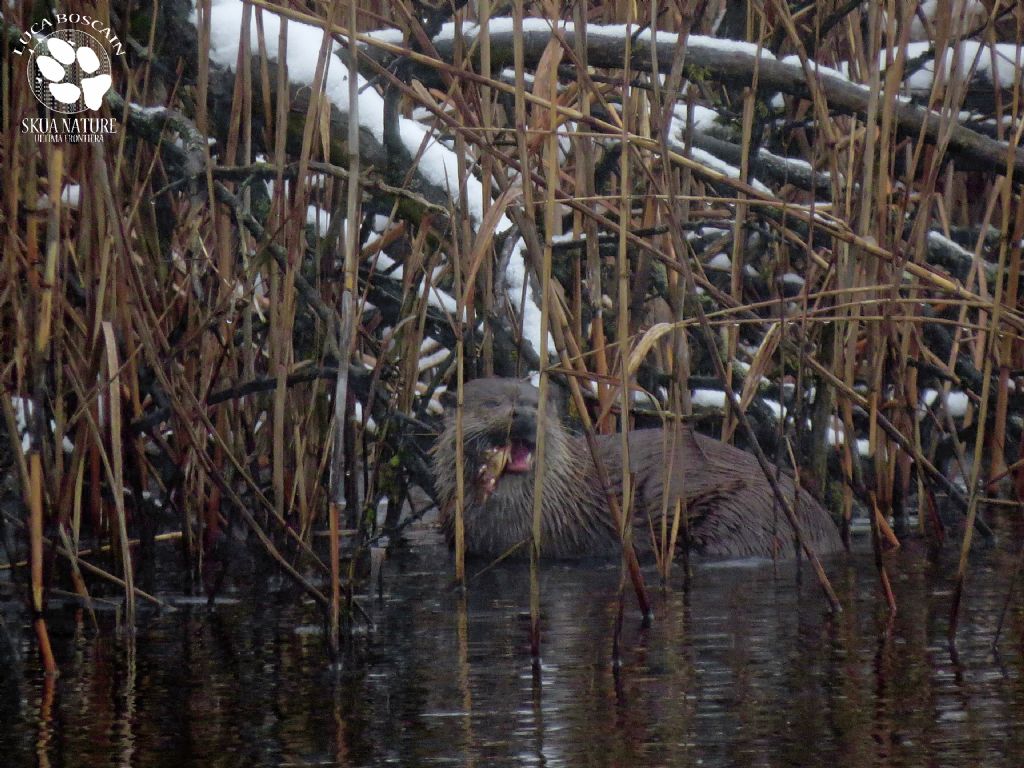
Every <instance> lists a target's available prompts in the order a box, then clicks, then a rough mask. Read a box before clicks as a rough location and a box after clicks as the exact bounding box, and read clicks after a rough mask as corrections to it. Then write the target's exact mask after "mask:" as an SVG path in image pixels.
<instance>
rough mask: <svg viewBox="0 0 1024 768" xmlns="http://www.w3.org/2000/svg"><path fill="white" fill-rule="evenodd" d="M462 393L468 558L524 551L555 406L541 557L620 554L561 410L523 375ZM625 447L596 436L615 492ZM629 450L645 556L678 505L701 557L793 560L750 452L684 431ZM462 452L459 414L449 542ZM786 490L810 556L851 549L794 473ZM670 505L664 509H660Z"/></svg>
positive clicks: (439, 486)
mask: <svg viewBox="0 0 1024 768" xmlns="http://www.w3.org/2000/svg"><path fill="white" fill-rule="evenodd" d="M463 394H464V400H463V403H464V409H463V450H464V461H465V464H464V475H463V478H464V481H463V482H464V502H465V505H464V510H463V520H464V531H465V544H466V552H467V554H470V555H476V556H482V557H490V558H495V557H499V556H501V555H504V554H507V553H509V552H514V551H517V550H518V551H519V552H520V553H524V552H526V551H527V549H526V548H525V547H522V546H521V545H523V544H525V543H526V542H528V541H529V540H530V537H531V531H532V527H533V493H534V477H535V473H536V470H537V467H536V466H535V457H534V451H535V447H536V445H535V440H536V431H537V414H538V412H539V410H540V409H541V408H546V409H547V412H546V418H545V429H546V432H545V448H544V450H545V461H544V465H545V466H544V472H543V491H542V499H541V554H542V556H544V557H550V558H558V559H567V558H583V557H594V556H597V557H600V556H608V555H612V554H614V553H617V552H619V551H620V547H621V544H620V538H619V534H618V532H617V531H616V530H615V525H614V522H613V520H612V515H611V513H610V511H609V509H608V503H607V498H606V496H605V493H604V490H603V489H602V486H601V481H600V479H599V475H598V471H597V468H596V467H595V465H594V461H593V458H592V455H591V452H590V448H589V446H588V445H587V442H586V440H585V439H584V438H583V437H580V436H576V435H573V434H571V433H570V432H569V431H568V430H567V429H566V427H565V426H564V425H563V423H562V421H561V419H560V417H559V413H558V409H557V407H556V406H555V404H554V402H553V401H551V400H549V402H547V403H541V402H540V393H539V391H538V390H537V388H536V387H534V386H532V385H530V384H527V383H524V382H520V381H518V380H515V379H502V378H487V379H476V380H473V381H470V382H468V383H466V385H465V388H464V391H463ZM673 437H674V445H673ZM621 440H622V436H621V435H599V436H598V437H597V453H598V455H599V456H600V459H601V461H602V462H603V464H604V467H605V469H606V470H607V476H608V478H609V482H610V484H611V486H612V487H611V489H610V490H611V492H612V493H614V494H616V495H618V496H619V497H621V495H622V445H621ZM628 442H629V462H630V473H631V475H632V477H633V483H632V485H633V487H632V506H631V509H632V521H633V525H634V527H633V541H634V544H635V545H636V547H637V550H638V552H639V553H640V554H641V555H644V554H648V553H650V552H651V551H652V549H653V547H655V546H656V543H655V542H654V541H653V540H652V536H654V535H655V534H654V532H660V531H661V515H662V510H663V508H665V509H667V510H668V514H669V516H670V517H669V520H670V523H669V525H671V516H672V515H674V513H675V509H676V505H677V503H681V504H682V509H684V510H685V514H686V521H685V526H686V529H685V530H686V541H687V543H688V546H689V548H690V549H689V551H690V552H692V553H695V554H698V555H706V556H709V557H716V558H725V557H775V558H791V557H794V556H795V554H796V551H797V550H796V547H795V546H794V545H795V536H794V534H793V531H792V529H791V527H790V525H789V522H788V521H787V519H786V516H785V513H784V512H783V511H782V509H781V508H780V507H779V505H778V502H777V500H776V499H775V496H774V494H773V493H772V489H771V486H770V485H769V483H768V481H767V479H766V478H765V477H764V473H763V472H762V471H761V468H760V466H759V465H758V463H757V460H756V459H755V458H754V457H753V456H752V455H751V454H749V453H746V452H745V451H742V450H740V449H739V448H735V447H733V446H731V445H728V444H727V443H723V442H721V441H720V440H715V439H714V438H711V437H707V436H705V435H701V434H698V433H696V432H694V431H693V430H692V429H690V428H689V427H687V426H681V427H680V428H679V429H678V430H667V431H666V430H662V429H640V430H633V431H631V432H630V433H629V435H628ZM455 448H456V430H455V418H454V416H453V415H450V416H449V418H448V420H447V423H446V425H445V429H444V431H443V432H442V434H441V436H440V437H439V439H438V442H437V445H436V446H435V449H434V454H433V475H434V485H435V491H436V492H437V497H438V501H439V503H440V505H441V510H442V515H441V524H442V528H443V530H444V532H445V535H446V536H447V538H448V541H449V543H450V544H451V543H452V542H453V540H454V532H455V526H454V517H455V513H454V506H455V505H454V502H455V495H456V490H455V488H456V471H455V467H456V452H455ZM666 473H668V477H667V478H666ZM666 479H667V482H666ZM778 482H779V485H780V487H781V489H782V492H783V493H784V494H786V496H787V498H789V499H791V500H793V503H794V505H795V506H794V509H795V510H796V514H797V518H798V519H799V521H800V526H801V530H802V532H803V535H804V536H805V537H806V539H807V542H808V543H809V544H810V546H811V548H812V549H813V550H814V551H815V552H816V553H817V554H819V555H824V554H828V553H831V552H836V551H839V550H840V549H842V547H843V544H842V540H841V539H840V536H839V532H838V529H837V527H836V525H835V523H834V522H833V521H832V518H831V517H830V515H829V514H828V512H826V511H825V509H824V508H823V507H822V506H821V505H820V504H819V503H818V502H817V501H816V500H815V499H814V498H813V497H812V496H811V495H810V494H809V493H808V492H807V491H805V490H801V491H800V492H799V493H797V490H796V487H795V485H794V483H793V480H792V478H791V477H789V476H788V475H786V474H784V473H781V474H780V475H779V476H778ZM666 490H667V492H668V498H667V499H665V492H666ZM666 501H667V507H663V504H664V502H666ZM682 540H683V533H682V528H681V529H680V534H679V541H682Z"/></svg>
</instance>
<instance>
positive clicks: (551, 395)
mask: <svg viewBox="0 0 1024 768" xmlns="http://www.w3.org/2000/svg"><path fill="white" fill-rule="evenodd" d="M568 403H569V388H568V387H567V386H566V385H565V384H564V383H563V382H562V381H561V379H559V378H557V377H555V376H552V377H551V378H549V379H548V404H549V405H550V406H551V408H553V409H554V410H555V412H556V413H558V414H559V415H563V414H564V413H565V409H566V406H567V404H568Z"/></svg>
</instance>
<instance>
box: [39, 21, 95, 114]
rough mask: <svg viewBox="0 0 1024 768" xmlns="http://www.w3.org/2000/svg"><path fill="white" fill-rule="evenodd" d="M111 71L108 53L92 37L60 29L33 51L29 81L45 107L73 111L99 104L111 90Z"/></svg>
mask: <svg viewBox="0 0 1024 768" xmlns="http://www.w3.org/2000/svg"><path fill="white" fill-rule="evenodd" d="M110 72H111V68H110V57H109V56H108V55H107V51H106V49H105V48H104V47H103V45H102V44H101V43H100V42H99V41H98V40H97V39H96V38H95V37H93V36H92V35H90V34H89V33H87V32H83V31H81V30H79V29H59V30H57V31H56V32H54V33H53V34H52V35H50V36H49V37H47V38H45V39H44V40H43V41H41V42H40V43H39V44H38V45H37V46H36V47H35V50H34V51H32V57H31V58H30V59H29V63H28V82H29V85H30V86H31V88H32V93H34V94H35V97H36V98H37V99H38V100H39V101H40V103H41V104H42V105H43V106H44V107H46V108H47V109H50V110H53V111H54V112H61V113H63V114H65V115H73V114H75V113H76V112H84V111H85V110H87V109H93V110H95V109H99V108H100V106H101V105H102V104H103V95H104V94H105V93H106V92H107V91H109V90H110V85H111V82H112V81H111V77H110Z"/></svg>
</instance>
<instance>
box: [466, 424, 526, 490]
mask: <svg viewBox="0 0 1024 768" xmlns="http://www.w3.org/2000/svg"><path fill="white" fill-rule="evenodd" d="M533 455H534V446H533V443H532V442H529V441H527V440H522V439H519V438H516V437H509V439H508V442H506V443H503V444H501V445H492V446H490V447H489V448H485V449H484V450H483V453H482V454H481V457H480V464H479V466H478V467H477V470H476V490H477V497H478V498H477V501H478V502H479V503H481V504H482V503H484V502H485V501H487V499H488V498H490V496H491V494H492V493H494V489H495V488H496V487H497V485H498V480H500V479H501V477H502V476H503V475H506V474H509V475H524V474H526V473H527V472H530V471H531V470H532V469H533Z"/></svg>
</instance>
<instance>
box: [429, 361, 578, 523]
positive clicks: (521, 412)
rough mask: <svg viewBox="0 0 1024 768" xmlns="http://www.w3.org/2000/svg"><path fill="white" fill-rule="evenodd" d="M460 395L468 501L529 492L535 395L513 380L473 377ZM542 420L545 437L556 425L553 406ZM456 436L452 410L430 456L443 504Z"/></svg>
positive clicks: (450, 491)
mask: <svg viewBox="0 0 1024 768" xmlns="http://www.w3.org/2000/svg"><path fill="white" fill-rule="evenodd" d="M463 395H464V398H463V405H464V407H463V420H462V437H463V456H464V461H465V464H464V466H465V474H464V475H463V477H464V482H465V487H466V495H467V498H468V499H469V501H471V502H476V503H478V504H482V503H484V502H486V501H487V500H488V499H489V498H490V497H491V495H492V494H494V493H500V492H508V491H513V490H516V491H517V489H518V487H519V486H529V488H530V490H531V492H532V484H533V473H534V464H535V453H536V447H537V414H538V409H539V408H540V392H539V391H538V390H537V388H536V387H533V386H531V385H530V384H527V383H524V382H520V381H516V380H515V379H476V380H474V381H470V382H468V383H467V384H466V385H465V388H464V390H463ZM546 416H547V423H548V425H549V434H550V427H552V426H554V427H556V428H557V427H558V413H557V411H556V410H555V408H554V406H553V405H551V404H549V405H548V412H547V415H546ZM456 437H457V436H456V433H455V414H454V412H453V413H451V414H450V416H449V418H448V422H447V425H446V427H445V431H444V434H442V435H441V439H440V440H439V441H438V446H437V450H436V451H435V454H434V475H435V477H436V478H437V480H438V485H439V487H438V489H437V490H438V492H439V493H440V494H441V495H442V496H444V497H447V498H446V499H445V500H446V501H447V500H448V498H452V497H454V495H455V466H454V463H455V440H456ZM446 481H450V482H446ZM517 492H518V491H517Z"/></svg>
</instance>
